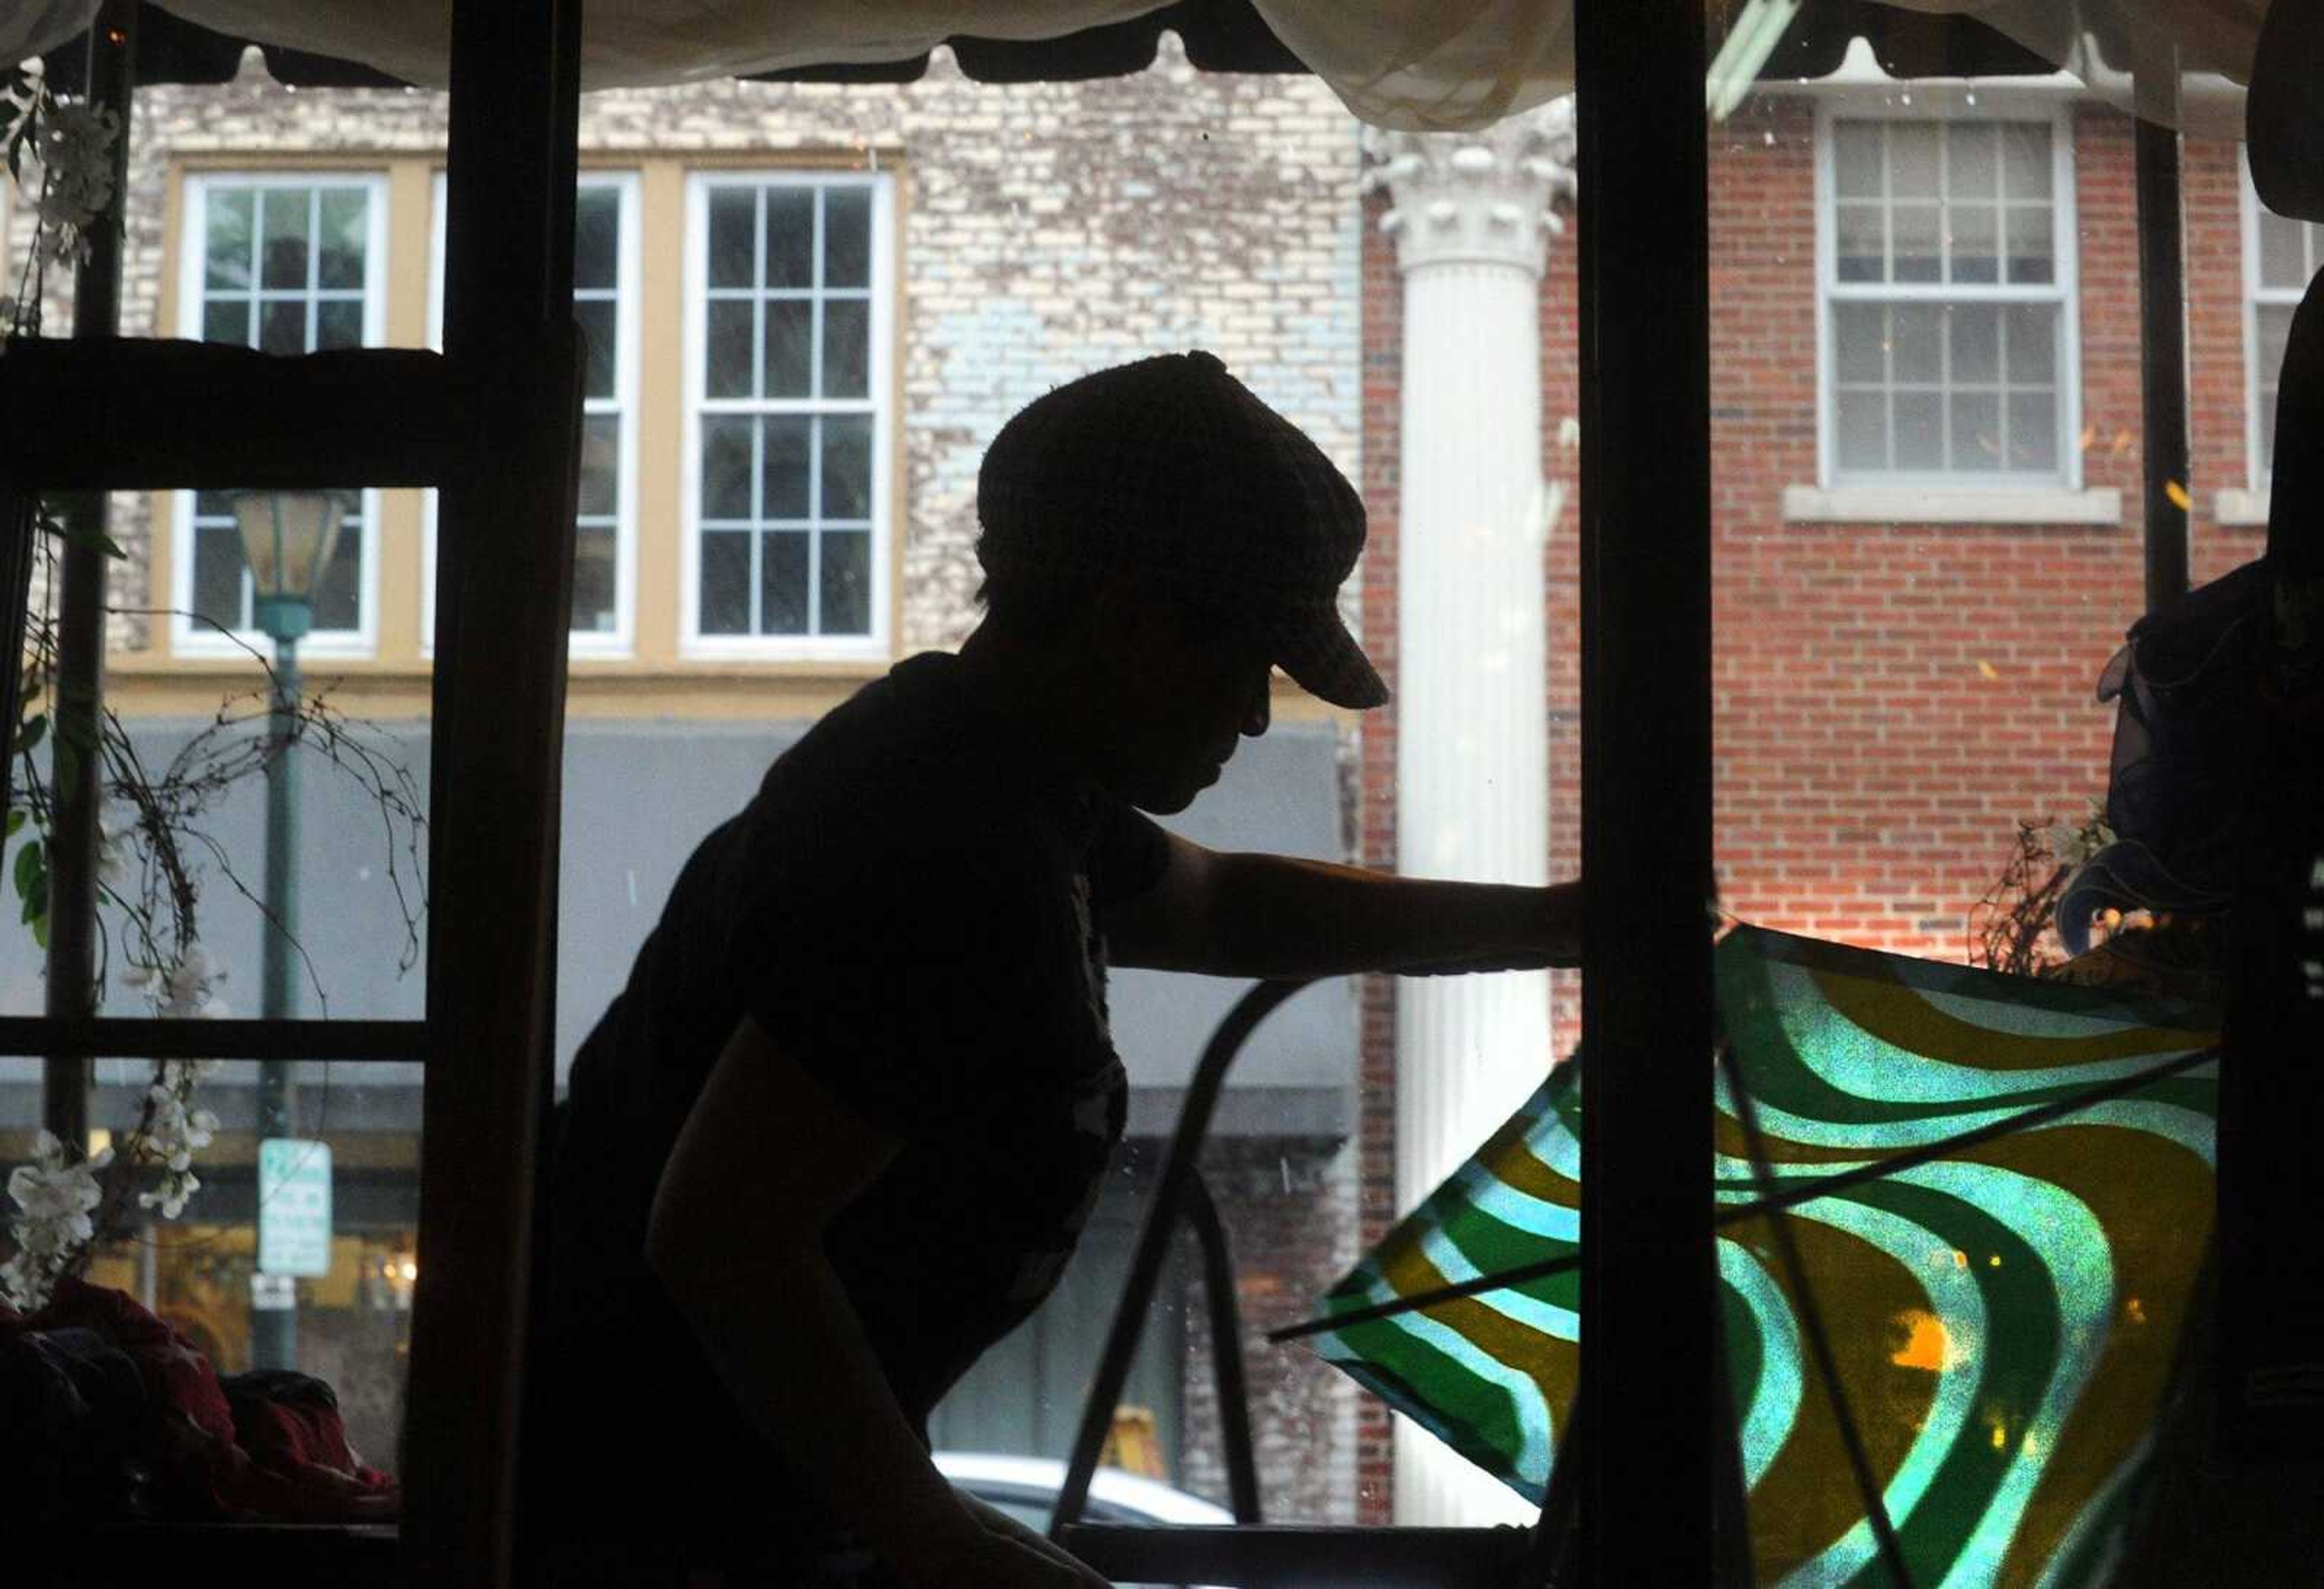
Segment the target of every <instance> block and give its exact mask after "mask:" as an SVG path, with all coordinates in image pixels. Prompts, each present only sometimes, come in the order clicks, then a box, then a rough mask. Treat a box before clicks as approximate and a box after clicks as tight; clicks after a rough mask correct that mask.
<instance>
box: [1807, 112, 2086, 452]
mask: <svg viewBox="0 0 2324 1589" xmlns="http://www.w3.org/2000/svg"><path fill="white" fill-rule="evenodd" d="M2072 162H2073V131H2072V124H2071V121H2070V119H2069V115H2068V113H2067V112H2065V111H2063V110H2048V109H2044V110H2040V111H2033V112H2029V113H2026V114H2015V113H2008V112H2003V113H1997V114H1979V115H1943V116H1937V117H1932V116H1929V115H1926V114H1925V113H1923V114H1920V115H1911V114H1904V113H1902V112H1901V111H1899V112H1889V111H1883V112H1867V111H1863V110H1859V109H1857V108H1854V107H1848V108H1842V107H1839V106H1824V107H1822V109H1821V111H1820V113H1819V115H1818V118H1817V200H1818V202H1817V261H1818V265H1817V269H1818V277H1819V293H1818V297H1819V300H1820V302H1819V308H1820V313H1819V316H1818V332H1819V339H1820V342H1821V347H1820V349H1819V358H1820V361H1821V372H1822V375H1821V381H1820V386H1821V401H1820V416H1819V429H1820V440H1821V457H1822V477H1823V483H1824V484H1825V485H1827V486H1840V487H1847V486H1905V487H1932V488H1945V489H1958V488H1970V489H1974V488H1977V487H1979V486H1990V487H2004V488H2006V487H2020V488H2022V487H2027V486H2033V487H2042V486H2049V487H2065V488H2074V487H2078V486H2079V485H2080V455H2079V452H2078V449H2077V448H2076V446H2075V445H2074V442H2075V438H2076V436H2078V434H2079V432H2080V422H2081V421H2080V368H2079V366H2080V354H2079V350H2078V346H2077V337H2076V335H2075V277H2076V262H2075V253H2074V216H2073V163H2072Z"/></svg>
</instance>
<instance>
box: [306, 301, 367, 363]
mask: <svg viewBox="0 0 2324 1589" xmlns="http://www.w3.org/2000/svg"><path fill="white" fill-rule="evenodd" d="M363 332H364V307H363V305H362V303H360V302H359V301H357V300H355V299H332V300H331V301H329V302H327V303H319V304H317V305H316V306H315V349H316V351H317V352H318V353H323V352H328V351H329V350H330V349H332V348H342V347H361V346H362V345H363Z"/></svg>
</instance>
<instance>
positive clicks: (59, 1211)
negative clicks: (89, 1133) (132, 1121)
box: [0, 1131, 113, 1308]
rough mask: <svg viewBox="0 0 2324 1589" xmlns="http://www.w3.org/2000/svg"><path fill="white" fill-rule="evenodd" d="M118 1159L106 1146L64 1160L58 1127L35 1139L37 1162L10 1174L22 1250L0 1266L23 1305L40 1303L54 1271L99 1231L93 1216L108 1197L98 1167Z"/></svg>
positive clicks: (2, 1281)
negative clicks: (74, 1160)
mask: <svg viewBox="0 0 2324 1589" xmlns="http://www.w3.org/2000/svg"><path fill="white" fill-rule="evenodd" d="M111 1162H113V1150H112V1149H111V1148H109V1147H108V1148H106V1149H103V1150H102V1151H100V1152H98V1153H95V1154H92V1155H91V1156H89V1157H88V1158H87V1159H84V1160H82V1161H81V1162H78V1163H71V1164H68V1163H67V1162H65V1146H64V1144H62V1143H61V1142H59V1141H58V1140H57V1138H56V1136H55V1134H53V1133H51V1132H48V1131H42V1133H41V1134H39V1135H38V1136H36V1137H34V1138H33V1140H32V1162H31V1163H29V1164H20V1165H18V1166H17V1167H16V1168H15V1170H14V1171H12V1172H11V1173H10V1175H9V1177H8V1196H9V1199H10V1200H12V1201H13V1202H14V1203H15V1205H16V1207H17V1208H19V1209H20V1210H21V1212H20V1213H19V1214H18V1215H17V1217H16V1218H15V1220H14V1232H13V1234H14V1236H15V1241H16V1252H17V1255H16V1257H15V1258H14V1259H13V1260H11V1261H10V1263H8V1264H7V1265H5V1268H0V1287H5V1290H6V1291H7V1293H8V1296H9V1298H10V1300H12V1301H13V1302H14V1303H15V1305H16V1306H18V1307H25V1308H29V1307H38V1306H39V1305H40V1303H41V1302H42V1300H45V1299H46V1297H47V1295H48V1290H49V1287H50V1285H51V1282H52V1281H53V1280H54V1278H55V1276H56V1275H57V1274H59V1273H60V1272H62V1271H63V1269H64V1268H65V1266H66V1264H67V1263H68V1262H69V1259H70V1258H71V1256H72V1255H73V1254H75V1253H77V1252H78V1251H79V1249H80V1248H81V1247H82V1246H83V1245H86V1244H87V1243H88V1241H90V1240H91V1239H92V1238H93V1237H94V1236H95V1235H96V1234H97V1226H96V1221H95V1220H93V1219H92V1218H91V1217H90V1216H91V1215H92V1214H93V1213H94V1212H95V1211H96V1209H97V1205H98V1204H100V1203H102V1202H103V1201H104V1200H105V1189H104V1188H103V1187H102V1186H100V1185H98V1183H97V1171H100V1170H103V1169H104V1168H105V1167H106V1165H107V1164H110V1163H111Z"/></svg>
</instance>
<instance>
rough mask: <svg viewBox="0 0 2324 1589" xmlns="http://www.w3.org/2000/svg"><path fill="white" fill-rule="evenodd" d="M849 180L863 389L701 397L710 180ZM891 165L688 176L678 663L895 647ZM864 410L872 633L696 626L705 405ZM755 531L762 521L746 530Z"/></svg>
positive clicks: (841, 658) (757, 410) (802, 184)
mask: <svg viewBox="0 0 2324 1589" xmlns="http://www.w3.org/2000/svg"><path fill="white" fill-rule="evenodd" d="M818 187H854V188H865V189H868V191H869V192H870V195H871V220H870V229H871V280H870V282H869V286H868V294H869V297H868V309H869V314H868V319H869V322H870V332H869V335H870V339H871V346H870V349H869V351H868V354H867V363H868V370H867V381H866V384H867V386H868V388H869V390H868V393H867V395H866V397H865V398H863V399H862V400H861V405H860V407H859V406H858V404H857V402H856V400H840V401H839V402H838V403H837V404H836V405H835V403H834V400H830V399H825V398H806V399H764V398H749V399H741V398H709V397H705V396H704V395H703V393H702V385H703V381H704V379H705V370H706V360H707V349H706V347H705V335H706V328H707V324H708V319H709V302H710V299H709V223H710V204H709V195H710V192H711V190H712V189H713V188H818ZM895 220H896V184H895V177H894V175H893V173H891V172H889V171H884V170H862V168H860V167H854V166H843V165H831V166H792V167H788V168H786V167H766V168H761V167H739V166H738V167H731V168H729V167H716V168H698V169H695V170H688V171H687V173H686V245H685V262H684V271H683V277H682V281H683V287H682V290H683V291H684V293H685V303H684V306H683V309H684V327H685V331H684V339H683V340H684V344H685V349H684V356H683V358H682V360H681V362H680V363H681V368H680V372H679V381H680V382H681V386H680V391H681V394H682V395H681V398H680V406H681V408H682V409H683V413H684V421H683V424H682V425H681V427H680V431H681V435H680V439H679V452H678V537H679V542H680V545H679V549H678V655H679V656H680V657H683V658H685V659H687V660H726V661H742V660H755V661H775V662H816V663H831V662H840V663H867V662H869V663H877V662H886V661H889V660H890V659H891V657H892V656H893V654H894V653H893V648H894V644H895V638H894V637H895V624H894V620H893V609H894V606H895V586H896V568H895V565H896V549H897V544H898V535H899V530H898V526H897V510H896V496H897V492H896V489H895V459H896V423H897V420H896V412H895V407H896V398H895V385H896V383H895V373H894V372H895V360H896V350H897V344H896V322H897V313H896V308H897V306H896V280H897V269H898V262H897V257H896V256H897V253H899V247H900V243H899V238H898V237H897V234H896V230H895ZM857 411H862V412H868V413H869V414H870V415H871V515H870V517H871V550H870V562H871V596H870V608H871V630H870V632H869V633H868V634H864V635H837V636H834V635H820V634H815V635H757V634H752V635H705V634H704V633H703V632H702V584H701V582H702V536H703V529H702V420H703V417H704V415H705V413H708V414H717V413H742V414H771V413H787V412H788V413H805V414H824V413H832V412H843V413H844V412H857ZM754 533H756V534H763V533H764V531H763V529H761V530H757V531H754Z"/></svg>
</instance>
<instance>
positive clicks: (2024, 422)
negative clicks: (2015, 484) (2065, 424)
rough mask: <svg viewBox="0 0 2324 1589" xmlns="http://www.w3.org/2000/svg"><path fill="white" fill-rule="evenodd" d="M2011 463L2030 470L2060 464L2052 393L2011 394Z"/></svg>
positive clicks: (2011, 465)
mask: <svg viewBox="0 0 2324 1589" xmlns="http://www.w3.org/2000/svg"><path fill="white" fill-rule="evenodd" d="M2009 466H2010V467H2011V468H2012V469H2029V470H2050V469H2055V468H2056V467H2057V466H2058V407H2057V399H2056V398H2055V397H2053V396H2052V394H2051V393H2049V392H2046V391H2013V392H2011V393H2010V394H2009Z"/></svg>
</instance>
